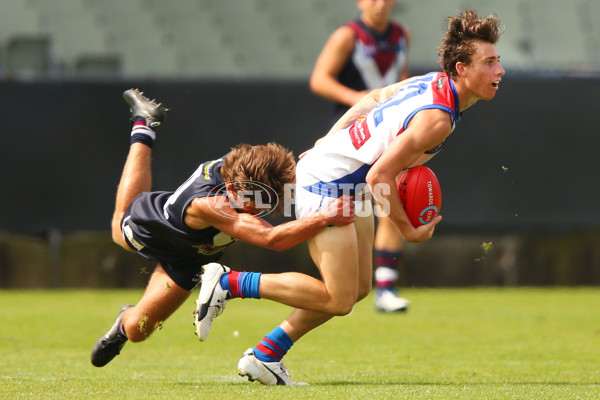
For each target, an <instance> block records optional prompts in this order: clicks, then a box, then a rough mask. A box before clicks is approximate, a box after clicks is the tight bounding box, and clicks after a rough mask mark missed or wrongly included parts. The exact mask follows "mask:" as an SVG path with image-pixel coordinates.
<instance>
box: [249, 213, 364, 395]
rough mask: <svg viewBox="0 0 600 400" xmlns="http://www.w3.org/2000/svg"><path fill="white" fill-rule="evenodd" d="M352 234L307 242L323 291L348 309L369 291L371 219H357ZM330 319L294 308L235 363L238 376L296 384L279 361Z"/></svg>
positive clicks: (333, 232) (335, 233) (340, 232)
mask: <svg viewBox="0 0 600 400" xmlns="http://www.w3.org/2000/svg"><path fill="white" fill-rule="evenodd" d="M353 230H354V232H353V234H348V232H347V231H346V230H337V229H332V230H330V231H329V233H328V234H323V232H322V233H320V234H318V235H316V236H315V237H314V238H311V239H309V249H310V252H311V256H312V258H313V261H314V262H315V263H316V264H317V266H318V267H319V271H320V272H321V276H322V277H323V281H324V282H328V283H329V284H328V285H326V287H327V289H328V290H330V293H331V296H332V297H335V296H343V297H345V296H350V297H351V298H352V301H351V303H352V305H354V303H355V302H356V301H358V300H361V299H362V298H364V297H365V296H367V295H368V293H369V291H370V289H371V279H372V257H371V254H372V250H373V248H372V243H373V218H372V216H369V217H357V220H356V222H355V224H354V229H353ZM344 241H346V242H349V243H352V245H351V246H340V245H339V243H340V242H344ZM348 254H353V255H354V256H353V257H351V256H348ZM353 266H354V268H353ZM349 270H354V272H356V273H353V272H352V271H349ZM348 275H350V276H351V278H350V279H349V278H348ZM352 279H353V280H352ZM348 288H352V289H351V290H348ZM342 303H343V302H342ZM344 307H345V305H344ZM350 310H351V307H350ZM350 310H346V311H345V312H349V311H350ZM332 317H333V315H332V314H326V313H322V312H316V311H310V310H306V309H299V308H296V309H295V310H293V311H292V313H291V314H290V315H289V316H288V318H286V320H285V321H283V322H282V323H281V324H280V325H279V326H278V327H276V328H275V329H274V330H273V331H272V332H270V333H269V334H267V335H266V336H265V337H264V338H263V339H262V340H261V341H260V342H259V343H258V344H257V345H256V346H255V347H254V348H251V349H248V350H247V351H246V352H245V353H244V355H243V356H242V358H241V359H240V361H239V363H238V370H239V373H240V375H242V376H247V377H248V378H249V379H250V380H251V381H252V380H259V381H260V382H262V383H264V384H267V385H275V384H278V385H283V384H285V385H293V384H297V383H296V382H293V381H292V380H291V378H290V375H289V373H288V372H287V369H286V368H285V367H284V366H283V363H282V358H283V357H284V356H285V355H286V353H287V352H288V350H289V349H290V348H291V346H292V345H293V344H294V343H295V342H296V341H298V340H299V339H300V338H301V337H302V336H304V335H305V334H306V333H308V332H310V331H311V330H313V329H314V328H316V327H318V326H319V325H321V324H323V323H325V322H327V321H328V320H329V319H331V318H332ZM277 371H284V372H285V374H278V373H277ZM274 377H275V378H274Z"/></svg>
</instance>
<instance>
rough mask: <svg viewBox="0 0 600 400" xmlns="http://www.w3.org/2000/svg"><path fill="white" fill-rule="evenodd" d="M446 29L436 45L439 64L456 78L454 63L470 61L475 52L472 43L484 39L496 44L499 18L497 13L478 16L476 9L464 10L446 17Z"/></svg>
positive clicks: (449, 74)
mask: <svg viewBox="0 0 600 400" xmlns="http://www.w3.org/2000/svg"><path fill="white" fill-rule="evenodd" d="M446 20H447V21H448V31H447V32H446V34H445V35H444V37H443V39H442V44H441V46H440V47H438V55H439V56H440V65H441V66H442V69H443V70H444V72H445V73H446V74H448V76H449V77H450V78H456V77H457V75H458V73H457V72H456V63H457V62H462V63H464V64H465V65H469V64H470V63H471V56H472V55H473V53H474V52H475V48H474V46H473V44H474V43H475V42H476V41H484V42H488V43H492V44H496V42H497V41H498V39H499V38H500V35H501V34H502V32H501V31H500V20H499V19H498V16H497V15H494V14H490V15H488V16H487V17H485V18H479V16H478V15H477V11H475V10H465V12H463V13H461V14H459V15H457V16H456V17H448V18H447V19H446Z"/></svg>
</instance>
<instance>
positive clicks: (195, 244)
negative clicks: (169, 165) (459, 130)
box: [91, 89, 354, 367]
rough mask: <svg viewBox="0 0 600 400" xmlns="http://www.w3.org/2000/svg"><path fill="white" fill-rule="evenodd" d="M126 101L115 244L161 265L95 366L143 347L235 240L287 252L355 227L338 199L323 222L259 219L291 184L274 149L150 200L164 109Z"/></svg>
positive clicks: (253, 151) (285, 158)
mask: <svg viewBox="0 0 600 400" xmlns="http://www.w3.org/2000/svg"><path fill="white" fill-rule="evenodd" d="M124 98H125V100H126V101H127V102H128V103H129V105H130V107H131V116H132V119H133V121H134V124H133V129H132V131H131V145H130V148H129V154H128V156H127V161H126V162H125V166H124V168H123V173H122V176H121V181H120V183H119V186H118V189H117V198H116V204H115V211H114V215H113V220H112V237H113V240H114V241H115V242H116V243H117V244H119V245H120V246H121V247H123V248H124V249H125V250H128V251H132V252H133V251H135V252H137V253H138V254H140V255H142V256H144V257H146V258H149V259H152V260H156V261H158V264H157V266H156V269H155V270H154V272H153V274H152V276H151V277H150V280H149V282H148V285H147V287H146V291H145V293H144V295H143V296H142V298H141V299H140V301H139V302H138V303H137V304H136V305H135V306H129V305H127V306H123V308H122V309H121V312H120V313H119V314H118V316H117V320H116V321H115V323H114V325H113V326H112V328H111V329H110V330H109V331H108V332H107V333H106V334H105V335H104V336H102V337H101V338H100V339H98V341H97V342H96V344H95V346H94V348H93V350H92V356H91V361H92V364H93V365H95V366H97V367H102V366H104V365H106V364H107V363H108V362H110V361H111V360H112V359H113V358H114V357H115V356H116V355H117V354H119V352H120V351H121V349H122V348H123V346H124V345H125V342H126V341H127V340H128V339H129V340H131V341H133V342H140V341H143V340H145V339H146V338H148V336H149V335H150V334H151V333H152V332H153V331H154V330H155V329H156V328H158V327H160V326H162V323H163V321H165V320H166V319H167V318H168V317H169V316H170V315H171V314H172V313H173V312H175V310H177V308H179V306H181V304H183V302H184V301H185V300H186V299H187V298H188V297H189V295H190V293H191V291H192V289H194V287H195V286H196V285H197V284H198V282H199V280H200V275H201V271H202V265H204V264H206V263H208V262H211V261H215V260H217V259H218V258H219V257H220V256H221V255H222V254H223V251H224V250H225V248H226V247H227V246H229V245H230V244H231V243H233V242H234V241H235V240H237V239H239V240H243V241H245V242H248V243H252V244H255V245H257V246H262V247H267V248H271V249H276V250H284V249H287V248H290V247H292V246H294V245H296V244H298V243H300V242H302V241H303V240H305V239H307V238H308V237H310V236H312V235H314V234H315V233H317V232H318V231H320V230H321V229H323V228H325V227H327V226H329V225H340V224H348V223H351V222H352V221H353V220H354V217H353V214H352V204H351V203H350V202H348V201H344V200H343V199H340V200H339V201H338V202H336V204H335V205H333V206H332V207H330V209H329V210H327V213H326V214H325V213H319V214H316V215H314V216H313V217H311V218H309V219H306V220H297V221H290V222H287V223H284V224H281V225H278V226H272V225H271V224H269V223H268V222H267V221H265V220H263V219H261V218H259V217H257V216H255V214H259V213H260V212H261V211H265V210H264V209H262V208H259V204H260V207H263V205H267V206H268V207H271V208H272V207H275V205H276V204H278V202H279V204H280V205H283V202H282V201H281V200H282V199H283V191H284V186H285V185H286V184H290V183H292V182H293V181H294V176H295V167H296V163H295V160H294V155H293V154H292V153H291V152H290V151H288V150H287V149H285V148H283V147H282V146H279V145H277V144H275V143H269V144H267V145H264V146H250V145H239V146H237V147H235V148H233V149H232V151H231V152H230V153H228V154H227V155H225V157H223V158H222V159H218V160H213V161H208V162H205V163H202V164H201V165H200V166H199V167H198V169H197V170H196V172H194V174H193V175H192V176H191V177H190V178H189V179H188V180H186V181H185V182H184V183H183V184H182V185H181V186H180V187H179V188H178V189H177V190H176V191H174V192H150V189H151V182H152V173H151V156H152V146H153V144H154V139H155V132H154V130H153V129H152V128H156V127H158V126H160V125H161V123H162V121H163V120H164V118H165V116H166V110H165V108H164V107H162V106H161V105H160V104H156V103H155V102H153V101H152V102H151V101H150V100H148V99H147V98H146V97H144V96H143V95H142V93H140V92H138V91H137V90H132V89H130V90H127V91H125V93H124ZM255 183H259V184H260V185H256V184H255ZM265 188H267V189H265ZM269 190H270V191H269ZM246 193H251V194H253V195H255V196H258V197H247V196H245V194H246ZM259 201H260V203H259Z"/></svg>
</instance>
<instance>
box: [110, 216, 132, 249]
mask: <svg viewBox="0 0 600 400" xmlns="http://www.w3.org/2000/svg"><path fill="white" fill-rule="evenodd" d="M111 233H112V240H113V242H115V243H116V244H118V245H119V246H121V247H122V248H124V249H125V250H127V251H133V250H132V249H131V247H129V245H128V244H127V242H126V241H125V239H124V238H123V231H122V230H121V223H120V220H118V219H116V218H114V219H113V221H112V224H111Z"/></svg>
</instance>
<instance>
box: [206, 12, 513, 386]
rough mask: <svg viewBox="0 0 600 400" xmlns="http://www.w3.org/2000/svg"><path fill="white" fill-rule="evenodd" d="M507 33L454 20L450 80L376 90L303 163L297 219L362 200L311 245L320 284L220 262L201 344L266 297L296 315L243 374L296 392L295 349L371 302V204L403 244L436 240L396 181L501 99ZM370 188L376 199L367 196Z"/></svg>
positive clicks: (493, 25)
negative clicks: (343, 199) (244, 303)
mask: <svg viewBox="0 0 600 400" xmlns="http://www.w3.org/2000/svg"><path fill="white" fill-rule="evenodd" d="M500 34H501V31H500V21H499V19H498V18H497V17H496V16H494V15H490V16H487V17H483V18H480V17H479V15H478V14H477V12H476V11H473V10H466V11H465V12H463V13H461V14H459V15H457V16H455V17H450V18H448V30H447V32H446V34H445V35H444V38H443V39H442V44H441V46H440V47H439V48H438V54H439V55H440V64H441V66H442V69H443V72H430V73H428V74H425V75H422V76H415V77H412V78H408V79H406V80H404V81H401V82H398V83H395V84H392V85H389V86H386V87H384V88H380V89H374V90H372V91H371V92H369V94H367V95H366V96H364V97H363V98H362V99H361V100H360V101H359V102H358V103H356V104H355V105H354V106H352V107H351V108H350V110H348V111H347V112H346V113H345V114H344V115H343V116H342V117H341V118H340V119H339V120H338V122H336V123H335V124H334V126H333V127H332V128H331V129H330V131H329V133H328V134H327V135H326V136H324V137H323V138H321V139H319V140H318V141H317V142H316V143H315V146H314V147H313V148H312V149H310V150H309V151H307V152H306V153H305V155H304V156H303V157H302V158H301V159H300V161H299V162H298V164H297V166H296V189H295V192H294V196H295V205H296V218H299V219H303V218H307V217H310V216H311V215H313V214H314V213H317V212H319V210H322V209H323V207H326V206H327V205H330V204H334V203H335V201H336V199H337V197H338V196H339V195H340V193H349V194H354V195H355V198H354V202H355V215H356V219H355V221H354V222H353V223H351V224H347V225H343V226H333V227H329V228H327V229H323V230H322V231H320V232H318V233H316V234H315V235H314V236H312V237H310V238H309V239H308V248H309V251H310V254H311V257H312V259H313V261H314V262H315V264H316V266H317V268H318V269H319V272H320V274H321V277H322V280H318V279H314V278H312V277H310V276H308V275H306V274H295V275H287V274H262V275H256V274H255V273H244V272H239V271H235V270H232V269H230V268H229V267H226V266H224V265H220V264H218V263H210V264H208V265H206V266H205V267H204V276H203V281H202V287H201V288H200V295H199V297H198V315H199V317H197V318H196V322H197V324H196V327H197V332H199V336H200V338H201V340H204V339H206V337H207V335H208V333H209V331H210V327H211V326H212V323H213V319H214V317H216V316H218V315H219V314H220V313H221V312H222V311H223V309H224V306H225V302H226V301H227V300H229V299H231V298H242V299H243V298H263V299H269V300H274V301H278V302H280V303H283V304H286V305H288V306H291V307H294V308H295V309H294V310H293V311H292V312H291V314H290V315H289V316H288V317H287V318H286V319H285V320H284V321H283V322H281V323H280V324H279V325H278V326H276V327H275V329H273V331H271V332H270V333H268V334H266V335H265V336H264V337H263V338H262V339H261V340H260V341H259V342H258V343H257V344H256V345H255V346H254V347H251V348H249V349H248V350H246V352H244V354H243V356H242V358H241V359H240V361H239V362H238V370H239V373H240V375H242V376H246V377H248V379H249V380H250V381H255V380H258V381H259V382H261V383H263V384H266V385H297V384H299V382H294V381H292V380H291V377H290V374H289V373H288V371H287V369H286V368H285V366H284V365H283V358H284V357H285V355H286V354H287V352H288V351H289V350H290V348H291V347H292V346H293V345H294V344H295V343H296V342H297V341H298V340H299V339H300V338H302V337H303V336H304V335H305V334H306V333H308V332H310V331H311V330H313V329H314V328H316V327H318V326H319V325H321V324H323V323H325V322H327V321H328V320H329V319H331V318H332V317H334V316H336V315H346V314H348V313H350V312H351V311H352V308H353V307H354V304H356V302H358V301H360V300H361V299H363V298H365V297H366V296H367V295H368V294H369V292H370V291H371V285H372V282H371V280H372V270H373V239H374V218H373V207H372V199H373V200H374V202H375V203H376V204H377V205H379V206H380V207H381V208H382V209H383V210H384V212H385V213H386V214H387V215H388V217H389V218H390V220H391V221H392V223H393V224H394V225H395V226H396V227H397V229H398V230H399V231H400V232H401V233H402V236H403V237H404V239H405V240H406V241H408V242H411V243H419V242H423V241H426V240H429V239H431V238H432V236H433V233H434V230H435V227H436V225H437V224H438V223H439V222H440V221H441V219H442V217H441V216H439V215H438V216H437V217H435V218H434V219H433V220H432V221H431V222H429V223H428V224H426V225H421V226H419V227H416V228H415V227H414V226H413V225H412V224H411V222H410V221H409V219H408V216H407V215H406V212H405V211H404V209H403V207H402V204H401V202H400V197H399V193H398V189H397V187H396V179H397V177H398V176H399V175H400V174H401V173H402V172H403V171H405V170H406V169H407V168H410V167H411V166H414V165H420V164H423V163H425V162H427V161H428V160H429V159H430V158H431V157H432V156H433V155H434V154H435V153H437V152H438V151H440V150H441V148H442V146H443V144H444V143H445V142H446V140H447V139H448V137H449V136H450V134H451V133H452V131H453V130H454V128H455V125H456V123H457V122H458V121H459V120H460V119H461V117H462V113H463V111H465V110H466V109H468V108H469V107H471V106H472V105H474V104H475V103H476V102H477V101H479V100H482V99H483V100H491V99H493V98H494V97H495V95H496V93H497V91H498V90H499V85H500V81H501V80H502V76H503V75H504V73H505V71H504V69H503V68H502V66H501V65H500V55H499V54H498V51H497V50H496V42H497V41H498V39H499V36H500ZM365 186H368V187H369V189H370V191H369V192H370V194H371V196H372V197H369V196H364V197H363V196H362V193H363V192H362V190H363V189H365ZM205 278H206V279H205ZM198 325H199V326H200V327H199V328H198ZM358 329H360V328H358ZM375 356H377V355H375Z"/></svg>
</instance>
